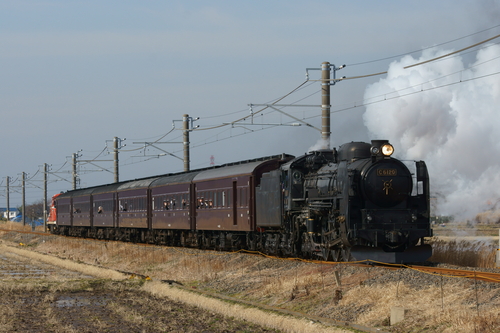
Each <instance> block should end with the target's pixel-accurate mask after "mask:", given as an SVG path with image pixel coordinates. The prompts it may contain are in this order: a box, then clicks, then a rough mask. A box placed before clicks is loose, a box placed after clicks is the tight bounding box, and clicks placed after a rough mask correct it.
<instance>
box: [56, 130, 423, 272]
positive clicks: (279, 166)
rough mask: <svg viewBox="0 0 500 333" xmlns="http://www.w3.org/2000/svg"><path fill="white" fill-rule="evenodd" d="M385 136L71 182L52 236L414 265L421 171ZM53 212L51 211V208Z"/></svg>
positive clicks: (60, 198) (419, 244) (419, 254)
mask: <svg viewBox="0 0 500 333" xmlns="http://www.w3.org/2000/svg"><path fill="white" fill-rule="evenodd" d="M393 151H394V149H393V147H392V145H391V144H390V143H389V142H388V141H387V140H374V141H372V142H371V143H365V142H351V143H347V144H344V145H342V146H340V147H339V149H338V150H336V149H333V150H318V151H313V152H310V153H308V154H305V155H303V156H299V157H293V156H291V155H285V154H282V155H276V156H271V157H263V158H259V159H254V160H249V161H243V162H238V163H231V164H227V165H221V166H216V167H210V168H205V169H199V170H193V171H189V172H182V173H177V174H166V175H160V176H155V177H149V178H144V179H136V180H133V181H124V182H120V183H115V184H108V185H104V186H96V187H92V188H87V189H79V190H73V191H68V192H66V193H62V194H60V195H59V194H58V195H56V196H54V198H53V211H54V214H52V213H51V216H55V218H54V221H51V223H50V224H49V225H50V228H51V231H52V232H53V233H56V234H63V235H69V236H76V237H92V238H99V239H113V240H122V241H132V242H148V243H155V244H165V245H173V246H189V247H198V248H212V249H217V250H237V249H247V250H252V251H261V252H263V253H267V254H273V255H279V256H286V257H305V258H313V259H322V260H333V261H349V260H367V259H370V260H376V261H382V262H388V263H401V262H405V263H407V262H422V261H425V260H426V259H427V258H429V257H430V256H431V253H432V250H431V247H430V246H429V245H427V244H425V243H424V238H425V237H429V236H432V229H431V228H430V221H429V216H430V214H429V209H430V207H429V176H428V172H427V168H426V165H425V163H424V162H423V161H417V162H415V163H414V165H413V168H414V171H413V172H411V171H410V169H409V168H408V166H407V165H406V164H405V163H403V162H402V161H400V160H398V159H395V158H393V157H392V156H391V155H392V153H393ZM51 211H52V209H51Z"/></svg>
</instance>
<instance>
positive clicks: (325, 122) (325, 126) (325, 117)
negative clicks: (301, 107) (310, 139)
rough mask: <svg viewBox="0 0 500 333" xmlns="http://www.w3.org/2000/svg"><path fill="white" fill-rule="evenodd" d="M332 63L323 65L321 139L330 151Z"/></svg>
mask: <svg viewBox="0 0 500 333" xmlns="http://www.w3.org/2000/svg"><path fill="white" fill-rule="evenodd" d="M330 108H331V105H330V63H329V62H327V61H325V62H324V63H322V64H321V138H322V139H323V140H324V141H325V143H326V145H327V147H326V148H327V149H330V134H331V132H330Z"/></svg>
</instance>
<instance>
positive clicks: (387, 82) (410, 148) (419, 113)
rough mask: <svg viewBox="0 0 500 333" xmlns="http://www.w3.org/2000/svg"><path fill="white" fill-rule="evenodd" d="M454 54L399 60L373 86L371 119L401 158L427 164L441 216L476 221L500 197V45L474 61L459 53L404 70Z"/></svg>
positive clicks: (435, 52)
mask: <svg viewBox="0 0 500 333" xmlns="http://www.w3.org/2000/svg"><path fill="white" fill-rule="evenodd" d="M449 52H451V51H449V50H447V51H444V50H441V51H438V50H435V49H434V50H427V51H424V52H423V54H422V56H421V57H420V59H414V58H412V57H411V56H405V57H404V58H402V59H401V60H400V61H396V62H394V63H392V64H391V65H390V67H389V70H388V74H387V77H386V78H384V79H381V80H379V81H378V82H376V83H374V84H372V85H370V86H368V87H367V89H366V91H365V103H366V104H368V106H367V108H366V113H365V114H364V116H363V118H364V122H365V125H366V126H367V127H368V129H369V131H370V132H371V133H372V137H374V138H379V139H389V140H390V141H391V143H392V144H393V145H395V147H396V151H397V152H399V155H398V157H399V158H401V159H409V160H424V161H426V163H427V166H428V167H429V174H430V176H431V191H432V192H433V193H434V195H436V196H437V199H438V203H437V204H438V207H437V208H438V211H437V212H435V213H437V214H447V215H456V216H459V217H461V218H471V217H473V216H475V215H476V214H477V213H478V212H481V211H484V210H487V209H490V208H491V207H492V206H491V205H492V204H495V203H496V202H497V201H498V200H499V198H500V112H499V111H500V110H499V109H500V103H499V102H500V75H498V74H497V73H498V72H500V60H499V59H498V58H499V57H500V46H498V45H490V46H488V47H486V48H483V49H482V50H480V51H479V52H478V53H477V55H476V60H475V62H474V63H473V64H471V65H468V66H466V65H464V63H463V59H462V58H460V57H457V56H455V57H447V58H445V60H440V61H434V62H429V63H427V64H423V65H419V66H416V67H412V68H408V69H404V67H405V66H409V65H412V64H415V63H419V62H421V61H425V60H428V59H432V58H435V57H438V56H441V55H444V54H447V53H449ZM466 67H467V68H466ZM450 74H451V75H450ZM382 100H386V101H382ZM370 103H372V104H370Z"/></svg>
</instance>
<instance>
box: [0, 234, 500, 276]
mask: <svg viewBox="0 0 500 333" xmlns="http://www.w3.org/2000/svg"><path fill="white" fill-rule="evenodd" d="M0 232H17V233H21V234H29V235H38V236H53V237H64V236H57V235H52V234H49V233H44V232H36V231H24V230H12V229H2V228H0ZM92 240H94V241H103V240H95V239H92ZM106 242H109V241H106ZM141 245H143V246H145V247H148V246H157V245H153V244H141ZM239 252H243V253H248V254H251V255H263V256H266V257H268V258H278V257H273V256H268V255H265V254H263V253H259V252H252V251H239ZM279 259H283V258H279ZM289 260H300V261H306V262H312V263H318V264H332V265H335V264H338V263H335V262H328V261H320V260H307V259H299V258H289ZM343 264H348V265H357V266H366V267H368V266H370V265H373V264H375V265H377V266H378V267H383V268H386V269H393V270H398V269H413V270H416V271H420V272H423V273H426V274H433V275H438V276H443V277H456V278H466V279H471V280H477V281H485V282H493V283H500V273H493V272H485V271H481V270H480V269H478V270H470V269H468V270H466V269H455V268H442V267H435V266H420V265H392V264H390V265H386V264H384V263H381V262H375V261H373V262H369V261H368V262H367V261H363V262H351V263H343Z"/></svg>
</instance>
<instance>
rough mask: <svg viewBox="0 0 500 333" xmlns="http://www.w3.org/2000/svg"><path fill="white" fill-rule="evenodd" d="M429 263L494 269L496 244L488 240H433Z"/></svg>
mask: <svg viewBox="0 0 500 333" xmlns="http://www.w3.org/2000/svg"><path fill="white" fill-rule="evenodd" d="M430 244H431V245H432V251H433V254H432V257H431V258H430V261H433V262H440V263H447V264H451V265H457V266H464V267H480V268H494V267H495V261H496V252H497V243H496V242H494V241H488V240H477V241H470V240H449V241H445V240H441V239H436V238H433V239H432V240H431V241H430Z"/></svg>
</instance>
